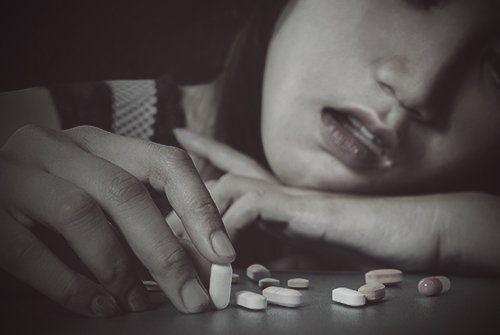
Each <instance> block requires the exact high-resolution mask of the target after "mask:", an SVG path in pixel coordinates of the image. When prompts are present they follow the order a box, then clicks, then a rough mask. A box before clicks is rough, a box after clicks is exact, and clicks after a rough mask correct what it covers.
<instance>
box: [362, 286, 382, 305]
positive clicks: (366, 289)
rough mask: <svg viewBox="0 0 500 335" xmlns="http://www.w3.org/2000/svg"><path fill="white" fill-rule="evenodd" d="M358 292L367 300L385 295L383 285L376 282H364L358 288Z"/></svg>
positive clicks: (375, 299)
mask: <svg viewBox="0 0 500 335" xmlns="http://www.w3.org/2000/svg"><path fill="white" fill-rule="evenodd" d="M358 292H359V293H361V294H363V295H364V296H365V298H366V300H368V301H379V300H382V299H384V297H385V285H384V284H380V283H377V282H373V283H369V284H365V285H363V286H361V287H360V288H358Z"/></svg>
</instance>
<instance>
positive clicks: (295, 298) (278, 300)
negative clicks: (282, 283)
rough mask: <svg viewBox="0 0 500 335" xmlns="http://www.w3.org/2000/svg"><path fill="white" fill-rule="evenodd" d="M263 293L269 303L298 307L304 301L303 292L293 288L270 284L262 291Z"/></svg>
mask: <svg viewBox="0 0 500 335" xmlns="http://www.w3.org/2000/svg"><path fill="white" fill-rule="evenodd" d="M262 295H263V296H264V297H266V298H267V302H268V303H270V304H275V305H280V306H284V307H298V306H301V305H302V304H303V303H304V298H303V295H302V293H300V292H299V291H297V290H292V289H291V288H284V287H276V286H270V287H268V288H265V289H264V290H263V291H262Z"/></svg>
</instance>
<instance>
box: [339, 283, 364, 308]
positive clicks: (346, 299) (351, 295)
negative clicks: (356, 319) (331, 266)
mask: <svg viewBox="0 0 500 335" xmlns="http://www.w3.org/2000/svg"><path fill="white" fill-rule="evenodd" d="M332 300H333V301H335V302H338V303H341V304H344V305H348V306H352V307H359V306H364V305H365V304H366V298H365V296H364V295H363V294H362V293H360V292H358V291H355V290H351V289H350V288H346V287H339V288H336V289H334V290H332Z"/></svg>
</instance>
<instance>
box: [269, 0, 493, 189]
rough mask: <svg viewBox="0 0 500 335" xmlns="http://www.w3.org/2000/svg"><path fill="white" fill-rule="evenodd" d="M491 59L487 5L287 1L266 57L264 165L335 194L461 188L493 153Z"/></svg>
mask: <svg viewBox="0 0 500 335" xmlns="http://www.w3.org/2000/svg"><path fill="white" fill-rule="evenodd" d="M495 3H496V4H495ZM499 59H500V10H499V5H498V1H496V0H478V1H470V0H445V1H442V2H440V1H432V0H431V1H419V0H335V1H333V0H300V1H291V3H289V4H288V5H287V7H286V8H285V10H284V12H283V13H282V16H281V18H280V20H279V21H278V23H277V25H276V28H275V32H274V35H273V38H272V40H271V44H270V46H269V50H268V54H267V61H266V69H265V76H264V92H263V106H262V108H263V112H262V114H263V115H262V136H263V144H264V150H265V153H266V156H267V158H268V161H269V163H270V165H271V167H272V169H273V171H274V172H275V173H276V174H277V175H278V177H279V178H280V179H281V180H282V181H283V182H285V183H286V184H289V185H295V186H302V187H312V188H318V189H324V190H332V191H337V192H381V193H384V192H411V191H412V190H417V189H418V190H432V189H433V188H434V187H435V185H441V184H442V183H445V182H453V181H454V180H456V179H454V178H464V176H465V174H466V173H470V171H472V170H477V168H478V167H479V165H480V164H481V162H485V161H491V160H492V158H493V157H495V156H497V155H498V154H499V153H500V151H499V149H500V61H499ZM468 178H470V176H469V177H468Z"/></svg>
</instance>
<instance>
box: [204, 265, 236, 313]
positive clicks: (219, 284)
mask: <svg viewBox="0 0 500 335" xmlns="http://www.w3.org/2000/svg"><path fill="white" fill-rule="evenodd" d="M232 278H233V268H232V267H231V264H227V265H220V264H212V268H211V270H210V288H209V290H208V293H209V294H210V298H211V299H212V302H213V304H214V306H215V308H217V309H224V308H226V307H227V305H228V304H229V299H230V298H231V281H232Z"/></svg>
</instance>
